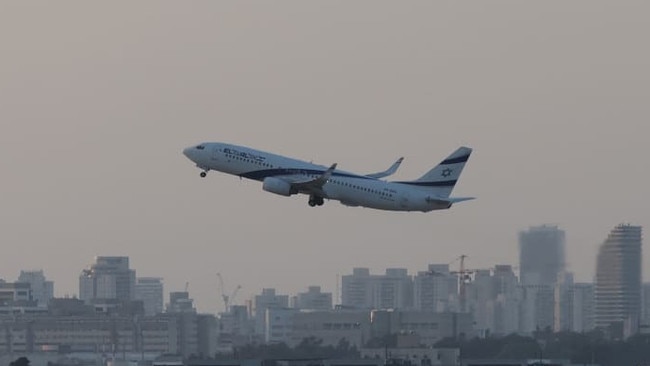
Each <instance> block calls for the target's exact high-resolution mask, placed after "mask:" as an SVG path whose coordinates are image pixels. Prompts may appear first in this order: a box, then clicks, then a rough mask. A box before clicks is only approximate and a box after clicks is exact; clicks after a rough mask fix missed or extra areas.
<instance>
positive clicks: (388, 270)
mask: <svg viewBox="0 0 650 366" xmlns="http://www.w3.org/2000/svg"><path fill="white" fill-rule="evenodd" d="M625 225H629V224H618V225H617V226H616V228H618V227H622V226H625ZM635 227H636V226H635ZM556 232H557V233H559V234H560V235H561V239H560V240H561V244H562V248H563V249H566V248H565V245H566V244H565V242H564V237H565V235H566V231H565V230H564V228H561V227H558V226H556V225H548V224H540V225H531V226H529V227H527V228H522V230H519V231H518V236H519V242H518V244H517V247H518V255H519V259H520V260H521V259H522V257H521V252H520V251H521V249H522V247H521V240H522V235H523V234H526V235H528V236H529V237H530V236H531V235H535V234H537V235H539V233H541V234H542V235H544V236H545V237H546V239H542V240H540V239H536V240H535V239H533V242H534V243H537V245H540V244H551V245H553V243H552V242H553V240H555V239H551V241H550V242H545V241H548V240H549V238H553V237H554V236H556V235H557V234H556ZM549 235H550V237H549ZM528 240H529V241H530V239H528ZM608 240H609V239H603V241H602V242H601V244H600V246H602V245H603V244H604V243H607V241H608ZM528 250H529V251H530V249H528ZM641 254H642V255H643V251H642V250H641ZM468 258H471V256H466V258H465V261H467V260H468ZM94 259H95V261H99V262H96V263H91V262H90V261H89V263H88V264H86V265H84V266H83V267H82V269H81V270H80V271H81V275H80V276H78V278H79V282H78V284H77V291H76V292H71V293H61V291H55V292H54V294H55V297H76V298H80V299H81V300H87V299H89V298H90V297H89V295H85V296H83V295H82V294H81V292H83V291H82V289H83V287H84V286H82V285H83V284H84V283H85V281H82V280H83V279H85V278H88V277H89V273H91V271H92V273H94V272H95V271H96V269H95V268H99V270H104V271H105V270H106V268H107V269H108V270H109V271H115V268H121V269H120V270H124V271H127V272H128V273H129V274H128V276H133V278H132V282H133V283H132V284H131V286H136V285H137V283H138V282H139V281H140V280H145V281H152V280H153V281H154V282H157V283H159V285H161V286H163V290H162V291H163V292H162V304H163V306H164V304H167V303H168V302H169V300H170V299H169V295H170V293H172V292H179V291H180V292H182V291H185V290H188V292H189V295H190V298H192V299H193V300H194V301H195V304H201V306H199V305H197V309H198V310H199V311H200V312H204V313H214V314H217V313H218V312H221V311H223V310H224V309H223V298H222V297H223V295H224V294H225V295H228V294H233V293H235V292H234V290H235V289H237V287H239V286H240V285H235V284H233V283H231V282H228V283H227V285H224V288H223V291H224V293H222V292H221V291H222V289H221V288H220V287H216V288H215V293H216V294H217V295H218V298H217V299H216V301H215V302H209V301H206V300H205V299H203V298H200V296H199V297H198V298H197V296H196V295H195V294H194V293H193V292H192V291H191V287H190V283H189V282H186V283H185V285H184V287H183V288H168V287H167V286H166V285H164V284H165V283H166V282H167V280H169V279H167V280H166V279H165V278H164V277H163V276H160V275H157V274H154V275H153V276H154V277H151V276H148V275H147V276H142V275H139V274H138V272H137V267H135V266H131V267H130V264H129V263H130V262H132V261H131V260H130V258H129V257H128V256H114V255H111V256H95V257H94ZM459 259H460V257H457V258H455V259H454V260H452V261H451V262H449V263H439V262H435V261H433V262H431V263H428V264H427V265H426V266H425V267H423V268H409V267H400V266H394V267H387V266H384V267H377V268H370V267H363V266H355V267H352V268H349V269H348V271H347V272H344V273H337V274H336V275H335V277H336V282H335V283H334V284H333V285H331V286H328V285H327V284H326V283H310V284H307V283H305V284H304V285H299V286H298V287H297V288H286V287H283V286H282V285H279V284H272V283H271V284H266V285H263V286H260V287H259V288H254V289H248V291H244V289H242V288H239V289H237V291H236V293H238V294H239V295H238V296H237V299H236V301H235V302H234V303H231V304H230V305H241V304H248V303H249V302H254V299H255V298H256V297H258V295H259V294H260V293H264V291H265V290H267V289H271V290H272V291H273V292H274V294H275V292H277V293H278V295H283V296H289V297H292V296H297V295H298V294H300V293H302V292H304V291H305V290H308V289H310V288H312V287H314V286H315V287H318V288H319V289H320V288H322V290H323V291H324V292H329V293H330V294H331V295H332V302H333V304H334V305H336V304H341V305H344V306H346V305H349V304H346V301H345V281H346V279H345V278H346V277H350V278H354V277H353V276H357V272H358V271H361V272H359V273H360V274H361V276H362V277H361V278H363V277H364V276H368V277H367V278H368V280H370V281H371V282H372V279H373V278H380V277H383V276H385V275H388V276H389V277H391V276H393V277H394V278H395V279H399V278H400V277H402V276H408V277H409V278H411V280H412V281H415V282H414V283H416V284H417V283H418V277H422V276H423V275H426V274H428V273H434V274H442V273H447V275H448V274H449V273H450V271H451V272H455V273H458V271H459V270H460V261H459ZM523 259H526V258H523ZM562 260H564V258H562ZM120 266H121V267H120ZM500 266H507V267H511V268H514V269H515V271H514V272H515V275H516V277H517V280H518V281H520V282H521V281H522V279H521V277H520V275H519V272H520V270H521V267H522V265H521V262H520V261H517V262H513V263H501V262H500V263H494V264H492V265H489V266H486V267H482V268H478V267H476V266H473V265H471V261H469V263H468V262H466V263H465V268H466V269H468V268H469V271H470V273H473V274H476V273H479V272H481V271H483V272H485V271H491V272H494V273H495V275H496V274H497V273H498V271H499V267H500ZM443 267H444V268H443ZM596 267H597V263H594V271H595V270H596ZM24 272H25V271H24V270H21V271H20V274H21V275H23V274H24ZM32 272H36V273H40V275H41V276H43V275H45V277H43V280H44V279H46V278H47V279H48V280H49V281H48V282H49V283H50V287H52V286H53V287H54V289H55V290H56V283H57V281H56V280H53V278H51V277H47V275H46V273H44V271H43V270H42V269H39V270H33V271H32ZM109 273H111V272H109ZM560 273H564V274H563V275H568V276H570V278H571V283H573V282H575V283H591V284H594V283H595V280H596V275H594V277H593V278H592V279H585V280H582V279H580V280H577V279H576V280H575V281H574V277H575V273H573V272H571V271H566V272H565V271H564V270H562V271H561V272H560ZM93 276H94V275H93ZM395 276H397V277H395ZM424 277H425V278H426V277H427V276H424ZM19 278H20V276H16V280H15V281H16V282H20V281H18V279H19ZM430 278H431V279H433V278H435V277H430ZM0 280H5V281H7V282H12V281H13V278H11V277H8V278H1V277H0ZM95 281H96V280H95ZM113 281H115V280H113ZM104 283H106V281H104ZM109 283H110V282H109ZM364 283H365V280H364ZM534 283H535V282H534ZM642 283H644V284H645V283H647V282H646V281H645V280H643V279H642ZM52 284H54V285H52ZM521 285H522V286H523V285H525V283H524V282H521ZM549 285H551V286H554V283H549ZM95 286H96V285H95ZM112 286H113V290H109V291H108V292H109V293H112V292H115V291H116V288H115V286H116V285H115V283H114V282H113V284H112ZM364 286H365V285H364ZM86 287H87V286H86ZM93 288H94V287H91V290H90V291H91V293H92V292H93V291H96V290H93ZM414 290H415V289H414V288H412V289H411V290H410V291H414ZM450 290H451V289H450ZM104 291H106V290H104ZM131 291H133V290H131ZM240 291H241V292H240ZM413 295H414V298H413V300H414V301H417V300H418V296H417V295H415V293H413ZM129 296H130V297H131V298H132V299H135V296H136V295H135V293H132V294H131V295H129ZM91 297H92V296H91ZM100 297H101V296H100ZM118 298H119V296H118ZM233 300H234V299H233ZM287 301H288V300H287ZM362 301H371V300H368V299H367V300H362ZM145 307H146V305H145ZM389 307H390V306H389ZM394 307H401V305H400V306H398V305H397V304H394ZM380 308H381V307H380Z"/></svg>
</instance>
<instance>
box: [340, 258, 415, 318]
mask: <svg viewBox="0 0 650 366" xmlns="http://www.w3.org/2000/svg"><path fill="white" fill-rule="evenodd" d="M341 302H342V305H343V306H344V307H351V308H356V309H412V308H413V279H412V277H411V276H409V275H408V272H407V270H406V269H405V268H388V269H386V273H385V274H384V275H370V271H369V270H368V269H367V268H355V269H354V270H353V272H352V275H345V276H343V277H342V299H341Z"/></svg>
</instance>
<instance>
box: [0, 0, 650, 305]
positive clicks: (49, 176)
mask: <svg viewBox="0 0 650 366" xmlns="http://www.w3.org/2000/svg"><path fill="white" fill-rule="evenodd" d="M649 11H650V4H647V3H635V4H625V5H621V4H618V3H608V2H600V1H593V2H589V3H579V2H567V3H562V4H551V3H521V4H520V3H517V4H512V3H509V2H498V1H497V2H490V3H480V4H469V3H426V2H424V3H408V4H404V3H396V2H382V1H378V2H368V3H366V2H359V3H356V2H355V3H347V2H346V3H336V2H333V3H320V2H319V3H310V2H299V3H291V2H286V3H285V2H279V3H256V4H251V3H240V2H207V3H194V4H191V5H188V4H185V3H162V2H161V3H104V4H92V5H91V4H72V3H64V4H60V3H56V4H53V3H52V4H51V3H42V4H27V3H23V2H3V3H0V43H1V44H2V45H3V57H2V58H1V59H0V79H1V80H2V82H0V131H1V132H2V133H0V166H1V167H2V176H3V181H2V184H1V185H0V243H2V246H3V249H4V250H5V254H3V255H2V256H0V278H5V279H14V278H15V276H17V275H18V273H19V272H20V270H22V269H24V267H28V268H37V269H42V270H43V271H44V272H45V274H46V276H47V277H48V278H52V279H54V280H55V281H56V284H55V292H56V293H57V295H65V294H66V293H67V294H73V293H76V292H77V285H78V275H79V271H80V270H81V269H82V268H84V267H85V266H86V265H87V264H89V263H90V261H92V258H93V257H95V256H103V255H111V256H129V258H130V260H131V265H132V267H133V268H137V271H138V275H139V276H146V277H163V278H164V279H165V288H166V289H167V290H168V291H173V290H181V289H183V288H184V286H185V284H186V283H189V291H190V292H191V293H192V294H193V295H192V296H193V297H194V298H195V299H196V305H197V307H198V308H199V309H201V310H202V311H211V312H213V311H215V310H216V309H218V308H217V306H218V305H219V304H221V301H220V294H219V282H218V279H217V277H216V274H217V273H221V274H222V275H223V278H224V281H225V285H226V287H227V288H228V289H230V290H232V289H233V288H235V286H237V285H241V286H242V290H241V292H240V295H239V296H241V297H240V299H242V298H247V297H250V294H253V293H256V292H258V291H259V290H260V289H261V288H266V287H276V288H277V289H278V291H280V292H283V293H286V292H297V290H300V291H303V290H304V289H305V288H306V287H307V286H310V285H316V284H320V285H321V286H322V288H323V289H324V290H325V291H330V292H335V288H336V287H335V286H336V283H337V280H336V278H337V275H338V276H342V275H345V274H347V273H349V271H351V269H352V268H354V267H367V268H370V269H371V271H372V272H373V273H381V272H382V271H383V269H385V268H408V269H409V271H411V272H415V271H417V270H424V269H426V268H427V266H428V264H431V263H449V262H452V261H453V260H454V259H455V258H457V257H458V256H460V255H463V254H465V255H469V256H470V257H469V258H468V263H467V265H468V266H471V267H472V268H486V267H491V266H493V265H495V264H501V263H503V264H515V263H516V261H517V250H516V245H517V232H518V231H520V230H522V229H524V228H526V227H529V226H531V225H539V224H543V223H548V224H552V225H559V226H560V227H561V228H563V229H564V230H565V231H566V233H567V236H566V246H567V252H566V258H567V259H568V263H567V265H568V266H567V270H569V271H572V272H574V273H576V281H591V280H592V278H593V275H594V273H595V263H596V253H597V250H598V247H599V246H600V244H601V243H602V240H603V238H604V237H606V235H607V233H608V232H609V231H610V229H611V227H612V226H613V225H616V224H618V223H622V222H623V223H625V222H630V223H633V224H635V225H640V226H643V227H649V226H650V211H649V210H648V207H650V196H649V195H648V187H650V172H649V171H648V169H647V168H646V167H647V161H646V160H647V159H646V157H647V156H650V144H648V143H647V136H649V135H650V125H649V124H648V122H647V121H648V120H650V104H648V103H647V100H648V99H649V97H650V91H649V90H648V85H650V72H648V68H647V65H649V64H650V49H648V48H647V47H639V45H642V44H645V43H646V38H647V37H646V35H647V34H650V23H649V22H648V21H647V19H646V18H647V17H646V16H645V15H646V14H648V12H649ZM202 141H224V142H232V143H235V144H241V145H245V146H255V147H258V148H260V149H262V150H265V151H273V152H277V153H279V154H283V155H287V156H293V157H296V158H300V159H304V160H307V161H312V160H313V161H314V162H315V163H318V164H323V165H326V166H330V165H331V164H333V163H338V167H340V168H341V169H344V170H349V171H355V172H368V173H369V172H373V171H378V170H382V169H385V167H386V166H388V165H389V164H390V163H392V162H394V161H395V159H397V158H399V157H400V156H404V157H405V159H404V161H403V163H402V165H401V167H400V170H399V171H398V172H397V174H396V175H395V177H394V178H395V179H396V180H402V179H403V180H409V179H413V178H417V177H418V176H421V175H422V174H423V173H424V172H426V171H427V170H428V169H430V168H431V167H433V166H434V165H435V164H437V163H438V162H439V159H440V157H442V156H445V154H447V153H448V152H449V151H452V150H453V149H455V148H456V147H457V146H460V145H465V146H470V147H472V148H473V154H472V157H471V159H470V160H469V162H468V164H467V166H466V168H465V170H464V172H463V177H462V178H461V179H460V181H459V182H458V185H457V186H456V188H455V191H454V193H455V194H457V195H459V196H475V197H477V199H476V200H473V201H470V202H466V203H464V204H463V205H458V206H456V207H454V209H453V210H450V211H448V212H437V213H430V214H419V213H405V214H400V213H388V212H386V213H385V212H373V211H371V210H364V209H355V208H349V207H343V206H341V205H339V204H336V203H334V202H326V203H325V205H324V206H323V207H320V209H317V210H314V209H311V208H310V207H308V206H307V204H306V201H305V200H304V199H300V198H299V197H291V198H283V197H274V196H273V195H270V194H268V193H265V192H263V191H262V189H261V188H260V186H259V184H257V183H255V182H247V181H245V180H242V181H240V180H239V179H237V178H236V177H230V176H224V175H218V174H213V175H209V176H208V177H206V178H205V179H201V178H199V177H198V174H197V171H196V169H195V168H194V167H193V166H192V164H191V163H189V162H188V161H187V159H186V158H185V157H184V156H183V155H182V150H183V148H185V147H187V146H190V145H192V144H195V143H198V142H202ZM642 264H643V267H646V268H650V258H649V257H648V256H647V255H645V256H644V257H643V263H642ZM644 276H645V280H646V281H647V280H648V274H647V273H646V274H644Z"/></svg>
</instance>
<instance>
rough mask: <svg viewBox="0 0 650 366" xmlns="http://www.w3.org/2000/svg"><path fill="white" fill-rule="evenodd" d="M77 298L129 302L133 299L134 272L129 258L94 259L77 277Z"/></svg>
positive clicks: (86, 300)
mask: <svg viewBox="0 0 650 366" xmlns="http://www.w3.org/2000/svg"><path fill="white" fill-rule="evenodd" d="M79 298H80V299H81V300H84V301H85V302H86V303H90V302H92V301H93V300H96V299H117V300H121V301H130V300H133V299H134V298H135V270H132V269H129V257H95V263H93V264H92V265H91V266H90V267H89V268H87V269H84V270H83V271H82V272H81V275H80V276H79Z"/></svg>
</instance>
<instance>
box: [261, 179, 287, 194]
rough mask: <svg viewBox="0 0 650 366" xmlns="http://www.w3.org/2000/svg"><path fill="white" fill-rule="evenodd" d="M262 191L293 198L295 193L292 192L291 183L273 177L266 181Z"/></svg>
mask: <svg viewBox="0 0 650 366" xmlns="http://www.w3.org/2000/svg"><path fill="white" fill-rule="evenodd" d="M262 189H263V190H265V191H267V192H271V193H275V194H279V195H281V196H291V194H292V193H294V192H291V183H289V182H287V181H284V180H282V179H278V178H273V177H269V178H265V179H264V183H263V184H262Z"/></svg>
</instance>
